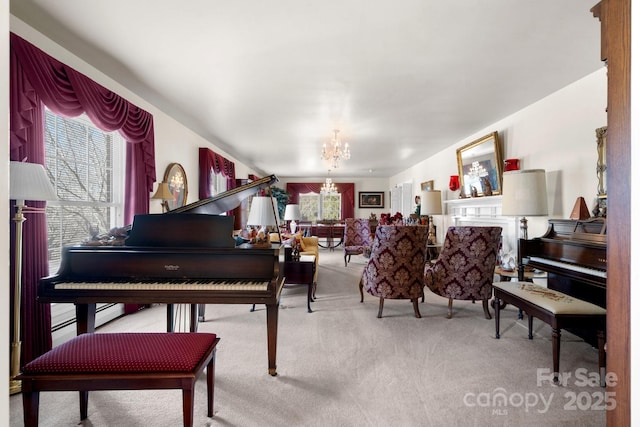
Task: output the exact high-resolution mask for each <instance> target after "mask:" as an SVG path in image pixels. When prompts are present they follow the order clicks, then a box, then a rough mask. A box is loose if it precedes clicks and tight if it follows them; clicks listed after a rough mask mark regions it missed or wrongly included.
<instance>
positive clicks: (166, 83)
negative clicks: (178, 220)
mask: <svg viewBox="0 0 640 427" xmlns="http://www.w3.org/2000/svg"><path fill="white" fill-rule="evenodd" d="M596 2H597V0H562V1H557V0H535V1H534V0H518V1H513V0H491V1H480V0H393V1H392V0H388V1H387V0H306V1H301V0H278V1H273V2H265V1H261V0H236V1H213V0H188V1H184V0H183V1H181V2H178V1H176V0H135V1H131V0H110V1H99V0H92V1H77V0H56V1H50V0H11V2H10V11H11V14H12V15H14V16H16V17H17V18H19V19H21V20H22V21H24V22H25V23H27V24H29V25H30V26H32V27H34V28H35V29H36V30H38V31H39V32H41V33H43V34H44V35H46V36H47V37H49V38H51V39H52V40H53V41H55V42H57V43H59V44H61V45H62V46H64V47H65V48H66V49H68V50H69V51H71V52H72V53H73V54H75V55H77V56H78V57H80V58H82V59H83V60H84V61H86V62H88V63H89V64H91V65H93V66H94V67H96V68H98V69H99V70H101V71H102V72H104V73H105V74H106V75H108V76H109V77H111V78H112V79H114V80H116V81H117V82H119V83H120V84H122V85H124V86H126V87H127V88H129V89H131V90H132V91H134V92H135V93H137V94H138V95H140V96H141V97H143V98H144V99H146V100H147V101H149V102H150V103H152V104H153V105H155V106H156V107H158V108H159V109H160V110H162V111H164V112H165V113H167V114H169V115H171V116H172V117H174V118H175V119H176V120H177V121H179V122H181V123H183V124H184V125H185V126H187V127H189V128H191V129H192V130H193V131H194V132H196V133H197V134H199V135H201V136H202V137H203V138H205V139H207V140H209V141H211V142H212V143H213V144H215V146H217V147H219V148H220V149H221V150H224V151H225V152H227V153H228V154H229V155H231V156H233V157H235V158H237V159H238V160H239V161H241V162H243V163H245V164H247V165H249V166H251V167H254V168H256V169H257V172H261V173H265V174H266V173H269V174H271V173H274V174H276V175H278V176H280V177H318V176H326V174H327V170H328V169H329V167H330V166H329V164H328V163H327V162H325V161H322V160H321V159H320V151H321V148H322V144H323V143H324V142H327V141H328V140H329V139H330V137H331V136H332V134H333V130H334V129H340V133H339V135H340V136H341V137H342V139H343V140H344V141H346V142H348V143H349V145H350V148H351V159H350V160H347V161H343V162H341V164H340V167H339V168H337V169H335V170H332V171H331V176H334V177H389V176H392V175H394V174H396V173H398V172H400V171H402V170H405V169H407V168H409V167H411V166H413V165H415V164H417V163H419V162H420V161H422V160H424V159H426V158H428V157H429V156H431V155H432V154H434V153H437V152H438V151H440V150H442V149H444V148H446V147H449V146H451V145H452V144H455V143H457V142H460V141H463V142H466V141H465V138H467V137H468V136H469V135H472V134H474V133H475V132H478V131H479V130H481V129H483V128H485V127H486V126H489V125H490V124H491V123H494V122H496V121H498V120H500V119H502V118H504V117H506V116H508V115H509V114H511V113H513V112H516V111H518V110H519V109H521V108H523V107H525V106H527V105H529V104H531V103H533V102H535V101H537V100H539V99H542V98H543V97H545V96H547V95H549V94H551V93H553V92H555V91H556V90H558V89H561V88H562V87H564V86H566V85H567V84H569V83H571V82H574V81H576V80H578V79H580V78H582V77H584V76H586V75H588V74H590V73H592V72H594V71H596V70H597V69H599V68H601V67H602V64H601V63H600V61H599V57H600V52H599V49H600V25H599V23H598V21H597V20H596V19H595V18H593V16H592V14H591V13H590V11H589V9H590V8H591V7H592V6H593V5H594V4H595V3H596ZM495 130H498V131H500V129H495ZM468 142H470V141H468ZM214 149H215V148H214Z"/></svg>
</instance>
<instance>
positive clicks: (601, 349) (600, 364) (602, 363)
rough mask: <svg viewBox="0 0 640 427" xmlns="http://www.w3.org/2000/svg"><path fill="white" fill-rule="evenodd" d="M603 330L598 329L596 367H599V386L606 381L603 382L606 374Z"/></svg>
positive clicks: (603, 384)
mask: <svg viewBox="0 0 640 427" xmlns="http://www.w3.org/2000/svg"><path fill="white" fill-rule="evenodd" d="M604 343H605V337H604V331H598V367H599V368H600V386H601V387H605V386H606V385H607V383H606V382H605V379H606V378H605V377H606V375H607V368H606V366H607V362H606V356H607V355H606V353H605V351H604Z"/></svg>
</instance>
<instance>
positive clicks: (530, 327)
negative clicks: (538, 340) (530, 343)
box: [527, 314, 533, 340]
mask: <svg viewBox="0 0 640 427" xmlns="http://www.w3.org/2000/svg"><path fill="white" fill-rule="evenodd" d="M527 319H528V321H529V339H530V340H532V339H533V316H531V315H530V314H527Z"/></svg>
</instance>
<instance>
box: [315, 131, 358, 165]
mask: <svg viewBox="0 0 640 427" xmlns="http://www.w3.org/2000/svg"><path fill="white" fill-rule="evenodd" d="M338 132H340V130H338V129H334V131H333V138H332V139H331V142H330V144H331V145H330V146H329V147H327V144H323V145H322V154H321V156H320V158H321V159H322V160H328V161H330V162H331V167H332V168H333V169H336V168H338V166H340V160H349V159H350V158H351V151H350V150H349V143H347V142H345V143H344V148H343V147H342V141H340V138H338Z"/></svg>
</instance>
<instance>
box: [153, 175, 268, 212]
mask: <svg viewBox="0 0 640 427" xmlns="http://www.w3.org/2000/svg"><path fill="white" fill-rule="evenodd" d="M276 182H278V178H277V177H276V176H275V175H269V176H265V177H264V178H260V179H257V180H255V181H253V182H250V183H249V184H246V185H241V186H240V187H236V188H233V189H231V190H228V191H225V192H224V193H220V194H217V195H215V196H213V197H209V198H206V199H202V200H198V201H197V202H193V203H189V204H188V205H185V206H181V207H179V208H176V209H173V210H171V211H169V212H167V213H166V214H179V213H194V214H208V215H219V214H221V213H224V212H227V211H230V210H233V209H235V208H236V207H237V206H239V205H240V203H242V201H243V200H244V199H246V198H247V197H249V196H253V195H255V194H256V193H257V192H258V191H260V190H262V189H263V188H266V187H269V186H270V185H272V184H274V183H276ZM166 214H165V215H166Z"/></svg>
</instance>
